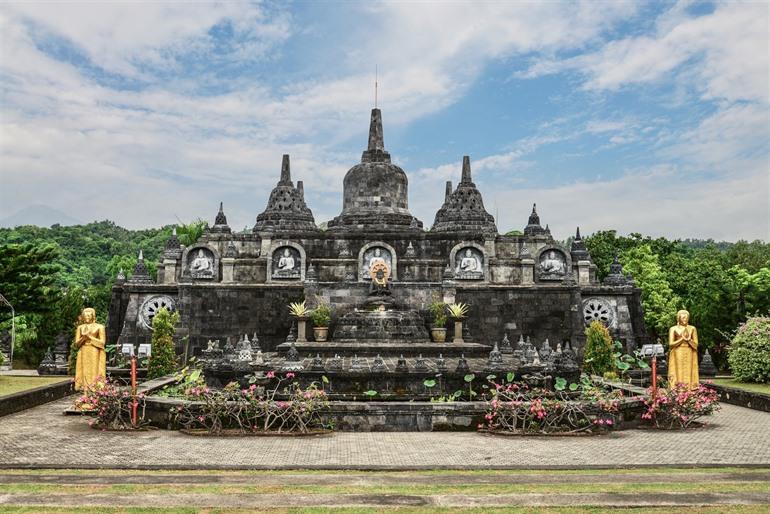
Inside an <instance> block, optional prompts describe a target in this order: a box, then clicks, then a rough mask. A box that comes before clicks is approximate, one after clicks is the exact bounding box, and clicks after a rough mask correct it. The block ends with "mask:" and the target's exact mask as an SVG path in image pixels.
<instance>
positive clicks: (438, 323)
mask: <svg viewBox="0 0 770 514" xmlns="http://www.w3.org/2000/svg"><path fill="white" fill-rule="evenodd" d="M428 309H430V313H431V314H432V315H433V326H434V327H436V328H444V327H445V326H446V304H445V303H444V302H443V301H441V300H436V301H435V302H433V303H431V304H430V305H429V306H428Z"/></svg>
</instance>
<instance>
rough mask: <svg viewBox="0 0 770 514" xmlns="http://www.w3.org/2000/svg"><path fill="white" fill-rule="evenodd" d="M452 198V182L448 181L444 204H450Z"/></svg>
mask: <svg viewBox="0 0 770 514" xmlns="http://www.w3.org/2000/svg"><path fill="white" fill-rule="evenodd" d="M450 196H452V181H451V180H447V181H446V192H445V193H444V203H449V197H450Z"/></svg>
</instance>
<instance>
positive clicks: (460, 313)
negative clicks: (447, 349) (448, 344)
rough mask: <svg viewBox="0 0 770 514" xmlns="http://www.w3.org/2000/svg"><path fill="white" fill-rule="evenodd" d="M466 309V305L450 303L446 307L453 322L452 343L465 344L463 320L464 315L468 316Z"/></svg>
mask: <svg viewBox="0 0 770 514" xmlns="http://www.w3.org/2000/svg"><path fill="white" fill-rule="evenodd" d="M468 308H469V306H468V304H467V303H450V304H449V305H447V309H448V310H449V315H450V316H452V317H453V318H454V320H455V337H454V339H453V340H452V342H453V343H464V342H465V341H464V340H463V319H465V315H466V314H468Z"/></svg>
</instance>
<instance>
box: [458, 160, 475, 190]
mask: <svg viewBox="0 0 770 514" xmlns="http://www.w3.org/2000/svg"><path fill="white" fill-rule="evenodd" d="M460 182H461V183H463V184H467V183H469V182H473V178H471V158H470V156H468V155H463V174H462V179H461V180H460Z"/></svg>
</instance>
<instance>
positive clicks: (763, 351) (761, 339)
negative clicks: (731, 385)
mask: <svg viewBox="0 0 770 514" xmlns="http://www.w3.org/2000/svg"><path fill="white" fill-rule="evenodd" d="M728 362H729V363H730V368H731V369H732V370H733V375H734V376H735V378H736V379H737V380H739V381H741V382H760V383H765V382H770V317H766V316H756V317H753V318H749V319H748V320H746V323H743V324H742V325H741V326H739V327H738V330H737V332H736V333H735V337H733V340H732V342H731V343H730V354H729V356H728Z"/></svg>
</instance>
